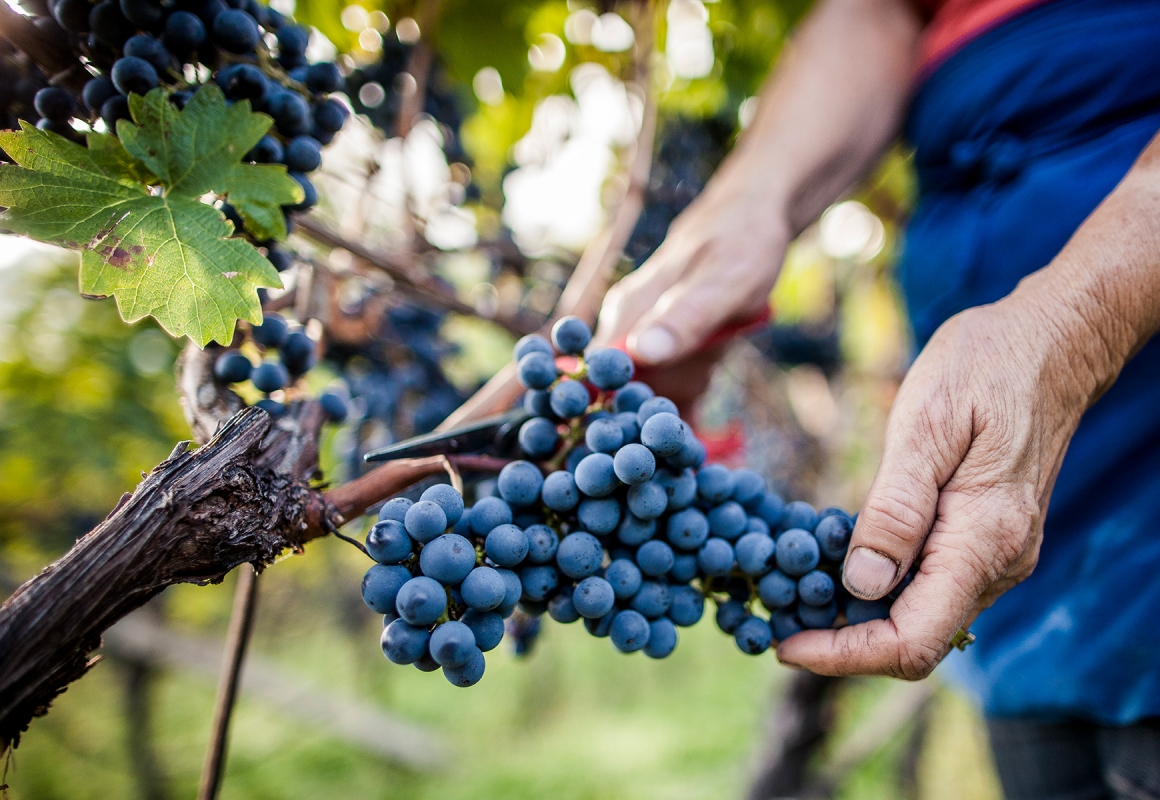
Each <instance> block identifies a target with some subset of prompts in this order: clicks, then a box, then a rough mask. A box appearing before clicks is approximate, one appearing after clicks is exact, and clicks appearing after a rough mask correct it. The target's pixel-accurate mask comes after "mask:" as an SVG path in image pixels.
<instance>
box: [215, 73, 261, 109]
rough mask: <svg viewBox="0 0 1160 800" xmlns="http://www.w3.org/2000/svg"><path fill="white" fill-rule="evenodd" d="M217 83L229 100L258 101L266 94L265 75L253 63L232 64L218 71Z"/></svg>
mask: <svg viewBox="0 0 1160 800" xmlns="http://www.w3.org/2000/svg"><path fill="white" fill-rule="evenodd" d="M216 80H217V84H218V86H221V88H222V91H223V92H225V95H226V97H228V98H229V99H230V100H253V101H255V102H258V101H260V100H262V99H263V98H264V96H265V94H266V87H267V84H266V75H265V73H263V72H262V70H260V69H258V68H257V67H255V66H254V65H253V64H234V65H232V66H230V67H226V68H225V69H223V70H222V71H221V72H219V73H218V77H217V79H216Z"/></svg>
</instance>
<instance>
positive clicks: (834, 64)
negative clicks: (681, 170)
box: [722, 0, 921, 236]
mask: <svg viewBox="0 0 1160 800" xmlns="http://www.w3.org/2000/svg"><path fill="white" fill-rule="evenodd" d="M920 29H921V25H920V22H919V19H918V17H917V15H916V14H915V12H914V11H913V9H912V8H911V7H910V6H909V5H908V4H907V2H906V0H823V1H822V2H821V3H819V4H818V6H817V7H816V8H815V9H814V10H813V11H812V12H811V13H810V16H809V17H808V18H807V19H806V21H805V22H804V23H803V24H802V26H801V28H800V30H799V31H798V33H797V34H796V36H795V37H794V39H793V41H792V42H791V44H790V45H789V47H788V49H787V51H786V53H785V55H784V56H783V57H782V59H781V61H780V63H779V64H778V67H777V69H776V70H775V71H774V72H773V74H772V75H771V76H770V79H769V80H768V82H767V84H766V86H765V88H764V89H763V90H762V93H761V96H760V99H759V101H758V111H757V115H756V117H755V119H754V120H753V122H752V123H751V125H750V127H749V128H748V130H746V131H745V133H744V134H743V135H742V137H741V139H740V141H739V143H738V146H737V147H736V148H735V149H734V151H733V153H732V154H731V155H730V157H729V159H728V160H727V162H726V163H725V165H724V166H723V168H722V178H723V179H725V180H727V179H728V176H729V174H730V173H735V174H736V176H738V177H742V176H744V179H746V180H748V181H751V182H752V184H753V185H755V186H757V187H760V189H761V192H762V194H761V198H760V202H761V203H762V204H764V205H765V206H766V207H767V208H768V210H769V211H770V212H771V213H773V214H776V215H777V216H778V217H779V218H781V219H783V220H784V221H785V222H786V224H787V226H788V233H789V234H790V235H791V236H796V235H797V234H798V233H800V232H801V231H802V229H804V228H805V227H806V226H807V225H809V224H810V223H811V222H813V221H814V220H815V219H816V218H817V217H818V215H819V214H821V212H822V211H823V210H825V208H826V206H828V205H829V204H830V203H832V202H833V201H834V200H836V199H837V198H838V197H839V196H841V194H842V193H843V192H844V191H846V190H847V189H848V188H849V187H850V186H851V185H852V184H853V183H854V182H855V181H856V180H857V179H858V178H859V177H860V176H861V175H862V174H864V173H865V172H866V171H867V170H868V169H869V168H870V167H872V166H873V164H874V163H875V161H876V160H877V158H878V157H879V155H880V154H881V153H882V151H883V150H884V149H885V148H886V147H887V146H888V145H889V144H890V142H891V141H893V139H894V138H895V137H896V135H897V133H898V130H899V127H900V125H901V121H902V116H903V113H904V110H905V106H906V102H907V100H908V99H909V94H910V87H911V82H912V79H913V74H914V58H915V53H916V49H917V43H918V36H919V33H920Z"/></svg>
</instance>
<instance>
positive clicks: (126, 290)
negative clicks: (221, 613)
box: [0, 85, 302, 346]
mask: <svg viewBox="0 0 1160 800" xmlns="http://www.w3.org/2000/svg"><path fill="white" fill-rule="evenodd" d="M130 108H131V111H132V113H133V117H134V121H135V122H136V124H133V123H130V122H128V121H122V122H121V123H120V125H119V127H118V131H119V133H120V134H121V136H122V138H123V141H124V143H122V141H118V139H117V138H116V137H114V136H111V135H109V134H100V133H90V134H89V135H88V144H89V146H88V148H84V147H81V146H80V145H78V144H75V143H73V142H70V141H68V140H67V139H64V138H63V137H60V136H57V135H56V134H53V133H48V132H46V131H41V130H38V129H37V128H35V127H33V126H31V125H28V124H27V123H24V122H22V123H21V130H19V131H4V132H0V147H2V148H3V149H4V151H5V152H7V154H8V155H9V157H10V158H11V159H12V160H13V161H15V162H16V164H15V165H11V164H4V165H0V206H7V210H6V211H5V212H4V213H3V214H2V215H0V226H2V227H4V228H8V229H10V230H12V231H15V232H16V233H20V234H23V235H26V236H29V237H31V238H33V239H37V240H39V241H44V242H52V243H54V244H59V245H63V246H65V247H68V248H70V249H74V250H80V251H81V274H80V284H81V291H82V292H83V293H84V294H87V295H95V296H102V297H103V296H108V295H113V296H114V297H115V298H116V300H117V307H118V309H119V310H120V312H121V316H122V317H123V318H124V319H125V320H126V321H128V322H134V321H136V320H138V319H141V318H142V317H145V316H147V315H152V316H153V317H156V319H157V321H158V322H159V323H160V324H161V326H162V327H163V328H165V330H166V331H168V332H169V333H171V334H173V335H174V336H182V335H187V336H189V338H190V339H192V340H193V341H194V342H196V343H197V344H198V345H200V346H204V345H205V344H207V343H208V342H209V341H211V340H216V341H218V342H222V343H223V344H224V343H228V342H229V341H230V340H231V339H232V338H233V332H234V326H235V323H236V321H237V320H238V319H239V318H240V319H245V320H248V321H250V322H254V323H257V322H261V319H262V310H261V305H260V303H259V301H258V296H257V291H256V289H257V288H258V287H260V286H266V287H279V286H281V281H280V279H279V278H278V273H277V272H276V271H275V270H274V268H273V266H272V265H271V264H270V262H269V261H267V260H266V259H265V258H263V257H262V255H261V254H260V253H259V252H258V251H257V250H256V249H255V248H254V247H253V246H252V245H250V244H249V243H248V242H246V241H245V240H244V239H240V238H229V237H230V234H231V233H232V232H233V228H232V225H231V224H230V223H229V222H228V221H227V220H226V218H225V217H224V215H223V214H222V213H221V212H220V211H219V210H218V209H216V208H214V207H213V206H211V205H208V204H206V203H204V202H202V199H201V198H202V196H203V195H205V194H207V193H213V194H215V195H221V196H224V197H225V198H226V199H227V200H230V201H231V202H233V203H234V204H235V205H237V206H243V207H244V209H245V210H244V211H241V209H239V210H240V211H241V213H242V215H243V219H245V220H246V224H247V228H248V229H250V230H251V231H252V232H253V233H254V235H255V236H257V237H259V238H262V237H266V236H269V237H270V238H278V234H281V235H282V236H284V235H285V228H284V221H283V219H282V212H281V210H280V206H282V205H289V204H292V203H295V202H298V201H300V200H301V199H302V189H301V187H300V186H298V184H297V183H296V182H295V181H294V180H293V179H292V178H290V177H289V176H288V175H287V174H286V172H285V170H284V168H282V167H278V166H270V165H252V164H242V163H241V158H242V156H243V155H244V154H245V153H246V151H247V150H249V149H250V147H252V146H253V145H254V143H256V142H257V140H258V139H259V138H261V136H262V135H263V134H264V133H265V131H266V130H267V129H268V128H269V126H270V119H269V117H266V116H265V115H261V114H254V113H252V112H251V111H250V109H249V103H236V104H234V105H233V106H230V107H227V106H226V105H225V100H224V98H223V96H222V94H221V90H220V89H218V88H217V87H216V86H213V85H210V86H204V87H202V88H201V89H200V90H198V92H197V94H195V95H194V96H193V98H191V99H190V101H189V102H188V103H187V104H186V107H185V109H184V110H183V111H178V110H177V109H176V108H174V107H173V106H171V105H170V104H169V101H168V99H167V98H166V95H165V92H164V91H163V90H161V89H155V90H153V91H152V92H150V93H149V95H147V96H146V97H144V98H142V97H131V98H130ZM251 222H252V223H253V226H252V227H251Z"/></svg>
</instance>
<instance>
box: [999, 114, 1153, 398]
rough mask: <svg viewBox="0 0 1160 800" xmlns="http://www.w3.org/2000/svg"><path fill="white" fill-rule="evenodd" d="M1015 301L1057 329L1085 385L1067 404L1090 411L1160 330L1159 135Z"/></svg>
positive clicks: (1022, 287)
mask: <svg viewBox="0 0 1160 800" xmlns="http://www.w3.org/2000/svg"><path fill="white" fill-rule="evenodd" d="M1011 300H1012V301H1014V302H1015V303H1017V304H1021V305H1027V306H1030V307H1032V308H1033V309H1036V310H1037V311H1038V312H1039V314H1040V317H1041V318H1042V319H1043V320H1044V324H1045V325H1049V326H1051V328H1052V330H1051V332H1050V335H1051V337H1052V339H1053V340H1054V341H1055V342H1056V343H1057V345H1058V352H1059V353H1060V356H1061V357H1062V358H1065V359H1067V360H1068V361H1069V365H1070V369H1071V372H1072V373H1073V375H1075V376H1076V378H1077V379H1078V380H1077V381H1076V382H1075V383H1074V385H1072V386H1071V387H1070V389H1069V392H1070V397H1069V398H1068V400H1069V402H1071V403H1073V404H1076V405H1078V406H1079V407H1080V410H1083V409H1085V408H1086V407H1087V406H1088V405H1090V404H1091V403H1092V402H1094V401H1095V400H1096V399H1097V398H1098V397H1099V396H1100V395H1101V394H1102V393H1103V392H1104V391H1105V390H1106V389H1107V388H1108V387H1109V386H1110V385H1111V384H1112V382H1113V381H1115V379H1116V377H1117V376H1118V375H1119V373H1120V370H1121V369H1122V368H1123V366H1124V364H1125V362H1127V360H1128V359H1129V358H1131V357H1132V355H1134V354H1135V353H1136V351H1138V350H1139V349H1140V348H1141V347H1143V346H1144V344H1145V343H1146V342H1147V341H1148V339H1150V338H1151V337H1152V336H1153V334H1155V333H1156V332H1157V330H1158V329H1160V136H1157V137H1156V138H1155V139H1153V140H1152V142H1151V143H1150V144H1149V145H1148V147H1147V148H1145V150H1144V152H1143V153H1142V154H1141V156H1140V158H1139V159H1138V160H1137V162H1136V164H1135V165H1134V166H1133V167H1132V169H1131V170H1130V171H1129V172H1128V174H1127V175H1126V176H1125V177H1124V179H1123V180H1122V181H1121V182H1120V184H1119V186H1117V187H1116V189H1115V190H1114V191H1113V192H1112V193H1111V194H1110V195H1108V197H1107V198H1106V199H1105V200H1104V202H1103V203H1101V204H1100V206H1099V207H1098V208H1097V209H1096V210H1095V211H1094V212H1093V213H1092V215H1091V216H1090V217H1088V219H1087V220H1086V221H1085V222H1084V223H1083V225H1081V226H1080V227H1079V229H1078V230H1077V231H1076V232H1075V234H1074V235H1073V236H1072V238H1071V240H1070V241H1069V242H1068V243H1067V245H1066V246H1065V247H1064V248H1063V250H1061V251H1060V253H1059V255H1058V256H1056V257H1055V258H1054V259H1053V260H1052V262H1051V263H1050V264H1049V265H1048V266H1046V267H1044V268H1043V269H1041V270H1039V271H1038V272H1035V273H1033V274H1032V275H1030V276H1028V277H1027V278H1026V279H1024V280H1023V281H1022V282H1021V283H1020V284H1019V286H1018V288H1016V290H1015V291H1014V292H1013V293H1012V295H1011Z"/></svg>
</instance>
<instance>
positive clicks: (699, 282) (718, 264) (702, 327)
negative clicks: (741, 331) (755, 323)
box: [628, 252, 773, 365]
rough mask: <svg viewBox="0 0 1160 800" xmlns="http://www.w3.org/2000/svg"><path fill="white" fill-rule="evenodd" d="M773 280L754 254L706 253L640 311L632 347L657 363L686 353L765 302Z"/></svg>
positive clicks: (641, 358) (630, 338) (630, 342)
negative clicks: (749, 255)
mask: <svg viewBox="0 0 1160 800" xmlns="http://www.w3.org/2000/svg"><path fill="white" fill-rule="evenodd" d="M772 281H773V275H771V274H770V273H769V271H768V270H766V269H762V268H761V267H760V265H757V264H755V263H754V261H753V259H752V258H746V257H744V256H743V255H741V254H724V253H708V252H706V253H702V254H701V255H700V256H699V257H698V259H697V261H696V262H695V263H693V264H692V266H691V267H690V268H689V269H687V270H686V271H685V274H684V276H683V277H682V278H681V279H680V280H679V281H677V283H675V284H674V285H673V286H671V287H670V288H668V289H667V290H666V291H665V292H664V293H663V294H661V296H660V297H659V298H658V299H657V300H656V302H655V303H653V304H652V305H651V306H650V307H649V308H648V309H647V310H646V311H645V312H644V313H643V314H642V315H641V317H640V319H639V321H638V322H637V323H636V324H635V325H634V326H633V327H632V330H631V331H630V332H629V334H628V351H629V353H630V354H631V355H632V356H633V358H635V359H637V360H638V361H640V362H642V363H645V364H653V365H657V364H666V363H672V362H675V361H680V360H681V359H684V358H687V357H689V356H690V355H692V354H693V353H695V352H696V351H697V350H698V348H700V347H701V345H703V344H704V343H705V342H706V341H707V340H708V339H709V338H710V337H711V336H712V335H713V334H714V333H716V332H717V331H718V330H719V329H721V328H722V327H723V326H724V325H725V324H726V323H728V322H729V321H731V320H733V319H738V318H741V317H744V316H751V315H752V314H753V313H754V312H755V311H757V310H759V309H760V308H762V307H763V306H765V305H766V304H767V303H768V302H769V292H770V289H771V288H772Z"/></svg>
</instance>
